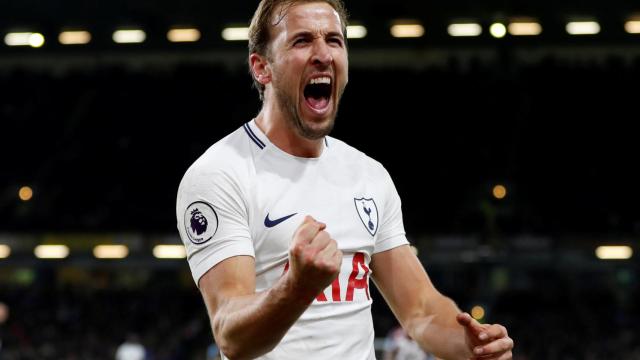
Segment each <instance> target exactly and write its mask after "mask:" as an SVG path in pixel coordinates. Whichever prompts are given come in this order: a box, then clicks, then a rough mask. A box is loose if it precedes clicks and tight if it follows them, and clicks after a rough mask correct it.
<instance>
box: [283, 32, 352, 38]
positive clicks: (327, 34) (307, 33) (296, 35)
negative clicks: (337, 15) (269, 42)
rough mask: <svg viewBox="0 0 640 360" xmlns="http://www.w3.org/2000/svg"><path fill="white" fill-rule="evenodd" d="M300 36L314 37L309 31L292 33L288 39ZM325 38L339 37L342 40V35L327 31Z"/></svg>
mask: <svg viewBox="0 0 640 360" xmlns="http://www.w3.org/2000/svg"><path fill="white" fill-rule="evenodd" d="M300 36H304V37H314V33H313V32H312V31H309V30H301V31H298V32H296V33H294V34H293V35H291V37H290V39H295V38H297V37H300ZM325 36H326V37H333V36H337V37H339V38H341V39H343V40H344V35H342V33H341V32H337V31H329V32H327V33H326V34H325Z"/></svg>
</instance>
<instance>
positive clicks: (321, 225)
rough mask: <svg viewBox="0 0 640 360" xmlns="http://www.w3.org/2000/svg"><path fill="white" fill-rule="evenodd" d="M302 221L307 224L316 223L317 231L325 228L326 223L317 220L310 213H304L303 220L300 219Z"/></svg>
mask: <svg viewBox="0 0 640 360" xmlns="http://www.w3.org/2000/svg"><path fill="white" fill-rule="evenodd" d="M302 223H303V224H307V223H308V224H316V225H317V226H318V227H319V229H318V230H319V231H322V230H324V229H326V228H327V224H325V223H322V222H319V221H317V220H316V219H314V218H313V216H311V215H306V216H305V217H304V220H302Z"/></svg>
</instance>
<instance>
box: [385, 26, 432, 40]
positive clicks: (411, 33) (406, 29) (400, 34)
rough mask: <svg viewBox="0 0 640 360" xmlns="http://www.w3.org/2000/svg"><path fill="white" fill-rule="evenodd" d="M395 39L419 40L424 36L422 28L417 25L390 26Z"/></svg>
mask: <svg viewBox="0 0 640 360" xmlns="http://www.w3.org/2000/svg"><path fill="white" fill-rule="evenodd" d="M391 36H393V37H395V38H419V37H422V36H424V26H422V24H418V23H397V24H394V25H392V26H391Z"/></svg>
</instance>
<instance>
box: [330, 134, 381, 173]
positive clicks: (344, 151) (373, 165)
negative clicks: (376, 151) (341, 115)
mask: <svg viewBox="0 0 640 360" xmlns="http://www.w3.org/2000/svg"><path fill="white" fill-rule="evenodd" d="M327 142H328V144H329V148H330V149H332V150H333V152H334V154H335V155H336V157H338V158H339V159H341V161H344V162H345V163H346V164H348V166H357V167H358V170H359V171H363V170H364V171H366V172H367V173H372V174H373V175H376V176H382V177H388V176H389V173H388V172H387V170H386V169H385V167H384V166H383V165H382V163H380V162H379V161H377V160H376V159H374V158H372V157H370V156H369V155H367V154H366V153H364V152H363V151H361V150H358V149H356V148H355V147H353V146H351V145H349V144H347V143H346V142H344V141H342V140H339V139H336V138H333V137H327Z"/></svg>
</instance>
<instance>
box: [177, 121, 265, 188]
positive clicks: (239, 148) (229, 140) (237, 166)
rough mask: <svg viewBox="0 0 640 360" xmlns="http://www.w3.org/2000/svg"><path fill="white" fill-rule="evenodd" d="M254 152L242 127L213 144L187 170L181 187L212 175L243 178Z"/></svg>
mask: <svg viewBox="0 0 640 360" xmlns="http://www.w3.org/2000/svg"><path fill="white" fill-rule="evenodd" d="M252 162H253V154H252V151H251V148H250V147H249V144H248V141H247V138H246V135H244V132H243V130H242V128H239V129H237V130H236V131H234V132H232V133H231V134H229V135H227V136H226V137H224V138H223V139H221V140H220V141H218V142H216V143H215V144H213V145H211V147H209V148H208V149H207V150H206V151H205V152H204V153H203V154H202V155H201V156H200V157H198V159H196V161H194V162H193V164H191V166H190V167H189V168H188V169H187V171H186V172H185V174H184V176H183V178H182V181H181V183H180V187H183V186H185V185H188V184H197V183H198V182H200V181H203V180H204V179H210V178H212V177H221V176H222V177H229V178H240V179H241V178H243V177H244V176H245V175H247V174H246V172H247V171H248V170H249V169H250V168H251V164H252Z"/></svg>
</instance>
